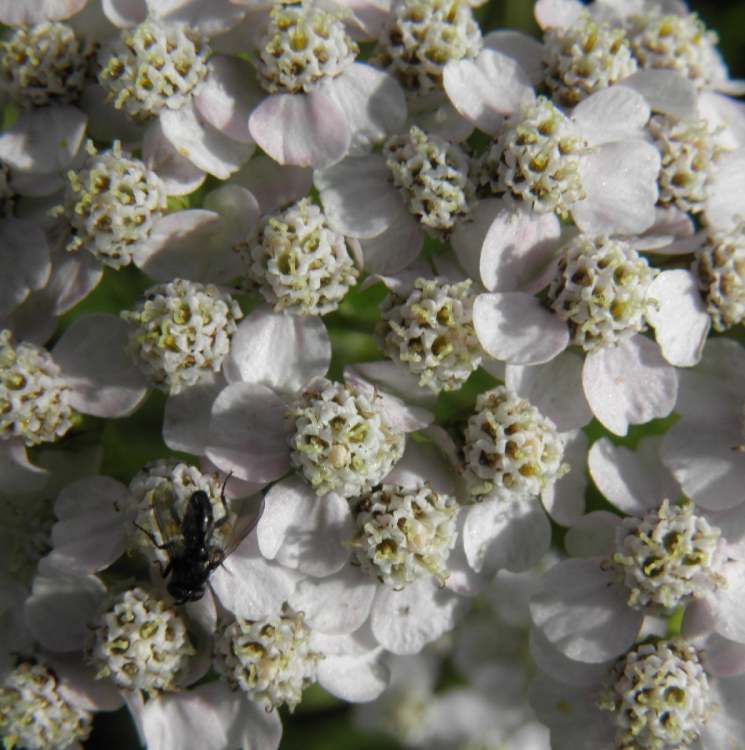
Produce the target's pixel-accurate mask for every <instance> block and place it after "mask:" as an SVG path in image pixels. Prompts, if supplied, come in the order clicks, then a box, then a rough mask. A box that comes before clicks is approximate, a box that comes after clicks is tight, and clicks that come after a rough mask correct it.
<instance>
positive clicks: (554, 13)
mask: <svg viewBox="0 0 745 750" xmlns="http://www.w3.org/2000/svg"><path fill="white" fill-rule="evenodd" d="M585 12H586V9H585V6H584V5H583V4H582V3H581V2H579V0H538V2H536V4H535V7H534V8H533V15H534V16H535V20H536V21H537V22H538V25H539V26H540V27H541V28H542V29H543V30H544V31H545V30H546V29H568V28H570V27H571V26H573V25H574V24H575V23H576V22H577V20H578V19H579V17H580V15H581V14H582V13H585Z"/></svg>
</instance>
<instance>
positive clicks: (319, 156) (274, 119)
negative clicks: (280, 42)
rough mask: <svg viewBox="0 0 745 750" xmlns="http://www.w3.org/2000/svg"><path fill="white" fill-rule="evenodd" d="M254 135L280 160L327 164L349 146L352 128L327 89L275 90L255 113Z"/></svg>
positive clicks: (251, 127) (250, 122) (251, 125)
mask: <svg viewBox="0 0 745 750" xmlns="http://www.w3.org/2000/svg"><path fill="white" fill-rule="evenodd" d="M248 128H249V130H250V131H251V135H252V136H253V139H254V140H255V141H256V143H258V145H259V146H261V148H262V149H264V151H265V152H266V153H267V154H269V156H271V157H272V159H274V160H275V161H278V162H279V163H280V164H294V165H296V166H298V167H315V168H319V169H321V168H323V167H328V166H331V165H332V164H335V163H336V162H337V161H339V160H340V159H342V158H343V157H344V155H345V154H346V153H347V151H348V150H349V144H350V140H351V132H350V129H349V123H348V122H347V118H346V116H345V114H344V111H343V110H342V109H341V107H340V106H339V105H338V104H337V103H336V102H335V101H334V100H333V99H332V98H331V96H329V95H328V94H327V93H326V92H325V91H323V90H321V89H317V90H316V91H313V92H312V93H310V94H304V93H299V94H272V95H271V96H269V97H267V98H266V99H264V101H263V102H262V103H261V104H259V106H258V107H256V109H254V111H253V112H252V113H251V117H250V118H249V120H248Z"/></svg>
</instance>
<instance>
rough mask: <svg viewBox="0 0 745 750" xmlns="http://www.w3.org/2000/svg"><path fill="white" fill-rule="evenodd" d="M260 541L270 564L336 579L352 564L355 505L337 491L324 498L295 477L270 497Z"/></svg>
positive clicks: (259, 529) (274, 489)
mask: <svg viewBox="0 0 745 750" xmlns="http://www.w3.org/2000/svg"><path fill="white" fill-rule="evenodd" d="M256 538H257V539H258V542H259V549H260V550H261V554H262V555H264V557H266V558H268V559H269V560H276V561H277V562H278V563H280V564H281V565H284V566H285V567H287V568H291V569H292V570H298V571H301V572H302V573H304V574H306V575H309V576H316V577H323V576H328V575H331V574H332V573H336V571H338V570H340V569H341V568H342V567H343V566H344V565H345V564H346V563H347V561H348V560H349V554H350V552H349V547H348V546H346V545H345V544H344V543H345V542H348V541H349V540H350V539H351V538H352V515H351V512H350V510H349V503H348V502H347V501H346V500H345V499H344V498H341V497H339V496H338V495H336V494H334V493H333V492H331V493H329V494H327V495H323V496H322V497H319V496H318V495H316V493H315V492H314V491H313V490H312V489H311V488H310V487H309V486H308V484H307V483H306V482H304V481H303V480H302V479H300V478H299V477H289V478H288V479H284V480H283V481H281V482H278V483H277V484H275V485H274V486H273V487H272V488H271V489H270V490H269V491H268V492H267V493H266V495H265V496H264V512H263V514H262V515H261V519H260V520H259V523H258V526H257V527H256Z"/></svg>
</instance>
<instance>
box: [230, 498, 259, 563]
mask: <svg viewBox="0 0 745 750" xmlns="http://www.w3.org/2000/svg"><path fill="white" fill-rule="evenodd" d="M244 510H245V509H244ZM263 513H264V498H262V499H261V503H260V504H259V508H258V510H257V511H256V513H254V514H251V513H245V512H244V513H242V514H241V515H240V516H238V518H237V520H236V522H235V526H234V527H233V533H232V534H231V535H230V539H229V540H228V542H227V544H226V545H225V548H224V550H223V559H225V558H226V557H227V556H228V555H230V554H231V553H232V552H234V551H235V548H236V547H237V546H238V545H239V544H240V543H241V542H242V541H243V540H244V539H245V538H246V537H247V536H248V535H249V534H250V533H251V532H252V531H253V530H254V529H255V528H256V526H257V524H258V523H259V521H260V520H261V516H262V514H263Z"/></svg>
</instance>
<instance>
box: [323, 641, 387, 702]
mask: <svg viewBox="0 0 745 750" xmlns="http://www.w3.org/2000/svg"><path fill="white" fill-rule="evenodd" d="M317 677H318V683H319V685H320V686H321V687H322V688H323V689H324V690H327V691H328V692H329V693H331V694H332V695H335V696H336V697H337V698H341V699H342V700H345V701H347V702H349V703H366V702H367V701H372V700H375V699H376V698H377V697H378V696H379V695H380V694H381V693H382V692H383V691H384V690H385V689H386V687H388V683H389V680H390V673H389V671H388V668H387V667H386V666H385V664H384V663H383V661H382V654H381V651H380V649H376V650H374V651H368V652H366V653H363V654H355V655H353V656H327V657H326V658H325V659H322V660H321V661H320V662H319V664H318V675H317Z"/></svg>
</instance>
